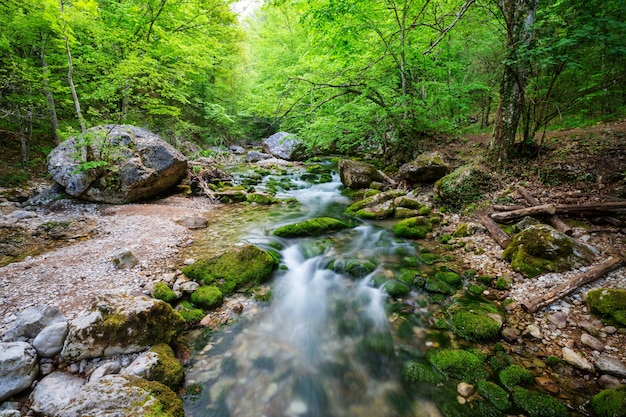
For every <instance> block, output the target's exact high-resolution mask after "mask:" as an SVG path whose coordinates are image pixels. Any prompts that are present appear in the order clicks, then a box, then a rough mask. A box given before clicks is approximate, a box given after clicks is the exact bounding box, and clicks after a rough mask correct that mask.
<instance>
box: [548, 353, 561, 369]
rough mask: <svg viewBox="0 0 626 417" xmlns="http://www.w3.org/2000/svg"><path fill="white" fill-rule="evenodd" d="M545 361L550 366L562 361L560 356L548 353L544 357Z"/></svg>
mask: <svg viewBox="0 0 626 417" xmlns="http://www.w3.org/2000/svg"><path fill="white" fill-rule="evenodd" d="M546 363H547V364H548V365H550V366H552V367H554V366H557V365H558V364H560V363H563V361H562V360H561V358H559V357H558V356H554V355H550V356H548V357H547V358H546Z"/></svg>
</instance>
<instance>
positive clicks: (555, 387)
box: [535, 376, 560, 394]
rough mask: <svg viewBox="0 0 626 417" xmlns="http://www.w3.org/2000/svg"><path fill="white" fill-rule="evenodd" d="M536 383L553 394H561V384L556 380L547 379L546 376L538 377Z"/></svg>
mask: <svg viewBox="0 0 626 417" xmlns="http://www.w3.org/2000/svg"><path fill="white" fill-rule="evenodd" d="M535 383H536V384H537V385H539V386H540V387H541V388H543V389H545V390H546V391H548V392H551V393H553V394H556V393H558V392H559V390H560V388H559V384H557V383H556V382H555V381H554V380H552V379H550V378H548V377H545V376H538V377H536V378H535Z"/></svg>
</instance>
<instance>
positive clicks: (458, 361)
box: [426, 349, 489, 383]
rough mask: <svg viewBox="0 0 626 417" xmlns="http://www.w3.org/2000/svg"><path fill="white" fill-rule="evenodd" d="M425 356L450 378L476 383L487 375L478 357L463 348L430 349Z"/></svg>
mask: <svg viewBox="0 0 626 417" xmlns="http://www.w3.org/2000/svg"><path fill="white" fill-rule="evenodd" d="M426 357H427V359H428V360H429V361H430V363H432V364H433V366H434V367H435V368H437V369H438V370H439V371H440V372H441V373H443V374H444V375H446V376H448V377H450V378H455V379H459V380H462V381H466V382H471V383H476V382H478V381H482V380H485V379H487V378H488V377H489V373H488V372H487V370H486V369H485V368H484V367H483V362H482V361H481V360H480V358H479V357H477V356H476V355H474V354H472V353H470V352H468V351H465V350H457V349H436V350H430V351H428V353H427V354H426Z"/></svg>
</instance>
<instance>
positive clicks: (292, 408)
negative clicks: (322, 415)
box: [289, 400, 309, 415]
mask: <svg viewBox="0 0 626 417" xmlns="http://www.w3.org/2000/svg"><path fill="white" fill-rule="evenodd" d="M308 410H309V408H308V407H307V405H306V404H305V403H304V401H301V400H295V401H292V402H291V404H289V412H290V413H293V414H296V415H300V414H304V413H306V412H307V411H308Z"/></svg>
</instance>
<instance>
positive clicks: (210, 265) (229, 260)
mask: <svg viewBox="0 0 626 417" xmlns="http://www.w3.org/2000/svg"><path fill="white" fill-rule="evenodd" d="M276 265H277V262H276V259H275V258H274V257H273V256H272V255H271V254H270V253H268V252H266V251H264V250H262V249H260V248H258V247H257V246H254V245H244V246H239V247H235V248H232V249H231V250H229V251H227V252H225V253H223V254H221V255H219V256H216V257H214V258H210V259H204V260H200V261H198V262H196V263H194V264H192V265H188V266H186V267H185V268H183V273H184V274H185V275H186V276H188V277H189V278H192V279H194V280H196V281H204V284H205V285H215V286H217V287H218V288H219V289H220V291H221V292H222V294H223V295H225V296H226V295H228V294H231V293H232V292H233V291H235V290H239V289H244V288H250V287H253V286H255V285H258V284H260V283H262V282H264V281H266V280H267V279H268V278H269V277H270V276H271V275H272V272H273V271H274V268H275V267H276Z"/></svg>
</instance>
